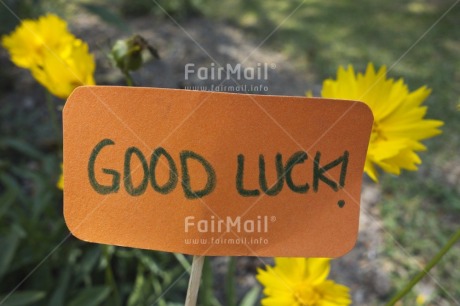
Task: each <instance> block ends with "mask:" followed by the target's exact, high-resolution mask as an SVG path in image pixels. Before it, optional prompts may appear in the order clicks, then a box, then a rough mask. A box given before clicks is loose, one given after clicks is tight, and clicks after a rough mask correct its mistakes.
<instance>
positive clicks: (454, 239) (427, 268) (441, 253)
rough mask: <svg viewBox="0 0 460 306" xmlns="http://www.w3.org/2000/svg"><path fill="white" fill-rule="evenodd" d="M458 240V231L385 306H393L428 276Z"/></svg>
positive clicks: (459, 237) (459, 231) (459, 232)
mask: <svg viewBox="0 0 460 306" xmlns="http://www.w3.org/2000/svg"><path fill="white" fill-rule="evenodd" d="M458 240H460V229H459V230H458V231H457V232H456V233H455V234H454V235H453V236H452V237H451V238H450V239H449V241H448V242H447V244H446V245H444V246H443V248H442V249H441V250H440V251H439V252H438V253H437V254H436V255H435V256H434V257H433V259H431V260H430V262H429V263H428V264H427V265H426V266H425V268H424V269H423V270H421V271H420V272H418V273H417V275H415V277H414V278H413V279H412V280H411V281H410V282H409V283H408V284H407V285H406V286H405V287H404V288H403V289H401V290H400V291H399V292H398V293H396V294H395V295H394V296H393V298H392V299H391V300H390V301H389V302H388V303H387V306H392V305H394V304H395V303H396V302H397V301H399V300H400V299H401V298H403V297H404V296H405V295H406V294H408V293H409V292H410V290H411V289H412V287H414V286H415V285H416V284H417V283H418V282H419V281H420V280H421V279H422V278H423V277H425V275H427V274H428V272H430V270H431V268H433V267H434V266H435V265H436V264H437V263H438V262H439V261H440V260H441V258H442V257H443V256H444V254H446V253H447V252H448V251H449V250H450V249H451V248H452V246H454V244H455V243H456V242H457V241H458Z"/></svg>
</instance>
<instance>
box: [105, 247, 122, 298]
mask: <svg viewBox="0 0 460 306" xmlns="http://www.w3.org/2000/svg"><path fill="white" fill-rule="evenodd" d="M109 247H110V246H107V245H104V246H103V250H104V259H105V261H106V267H105V282H106V283H107V284H109V286H110V287H112V292H113V298H114V304H112V305H118V306H121V296H120V292H119V291H118V287H117V283H116V282H115V277H114V276H113V271H112V266H111V264H110V260H111V256H110V252H109Z"/></svg>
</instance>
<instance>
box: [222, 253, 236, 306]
mask: <svg viewBox="0 0 460 306" xmlns="http://www.w3.org/2000/svg"><path fill="white" fill-rule="evenodd" d="M235 272H236V257H234V256H230V258H229V261H228V268H227V275H226V279H225V295H226V297H227V305H228V306H236V290H235Z"/></svg>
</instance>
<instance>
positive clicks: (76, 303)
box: [2, 286, 110, 306]
mask: <svg viewBox="0 0 460 306" xmlns="http://www.w3.org/2000/svg"><path fill="white" fill-rule="evenodd" d="M109 294H110V288H109V287H108V286H99V287H93V288H86V289H83V290H81V291H80V292H79V294H78V296H77V297H76V298H74V299H73V300H72V301H71V302H70V303H69V306H81V305H85V306H97V305H99V304H101V303H102V302H104V301H105V299H106V298H107V297H108V296H109ZM2 306H3V305H2Z"/></svg>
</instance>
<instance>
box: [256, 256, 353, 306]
mask: <svg viewBox="0 0 460 306" xmlns="http://www.w3.org/2000/svg"><path fill="white" fill-rule="evenodd" d="M329 270H330V263H329V259H326V258H275V267H270V266H267V270H262V269H258V271H257V280H258V281H259V282H260V283H262V285H263V286H264V287H265V288H264V294H265V295H266V296H267V297H266V298H264V299H263V300H262V305H264V306H285V305H286V306H341V305H350V304H351V298H350V293H349V289H348V287H346V286H343V285H339V284H336V283H335V282H333V281H331V280H327V279H326V278H327V276H328V275H329Z"/></svg>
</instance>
